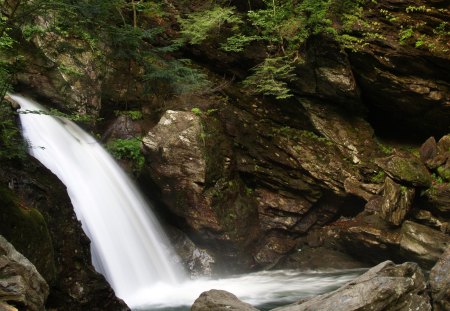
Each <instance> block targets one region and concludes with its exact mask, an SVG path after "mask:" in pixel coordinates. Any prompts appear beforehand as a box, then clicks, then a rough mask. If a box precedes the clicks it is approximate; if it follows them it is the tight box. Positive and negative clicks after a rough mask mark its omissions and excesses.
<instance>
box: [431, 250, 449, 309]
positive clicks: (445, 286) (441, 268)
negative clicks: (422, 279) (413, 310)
mask: <svg viewBox="0 0 450 311" xmlns="http://www.w3.org/2000/svg"><path fill="white" fill-rule="evenodd" d="M429 282H430V287H431V298H432V300H433V310H434V311H445V310H450V247H447V249H446V251H445V252H444V253H443V254H442V256H441V257H440V258H439V261H438V262H437V263H436V265H435V266H434V267H433V269H431V272H430V281H429Z"/></svg>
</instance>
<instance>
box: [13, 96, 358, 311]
mask: <svg viewBox="0 0 450 311" xmlns="http://www.w3.org/2000/svg"><path fill="white" fill-rule="evenodd" d="M11 97H12V98H13V99H14V100H15V101H17V102H18V103H19V104H20V106H21V111H27V110H43V108H42V107H41V106H39V105H38V104H37V103H35V102H33V101H31V100H29V99H25V98H23V97H21V96H18V95H11ZM20 118H21V122H22V128H23V135H24V137H25V138H26V139H27V140H28V141H29V143H30V154H31V155H33V156H34V157H35V158H37V159H38V160H39V161H40V162H41V163H42V164H43V165H45V166H46V167H47V168H49V169H50V170H51V171H52V172H53V173H55V174H56V175H57V176H58V177H59V178H60V179H61V181H62V182H63V183H64V184H65V185H66V187H67V190H68V193H69V196H70V199H71V201H72V204H73V206H74V209H75V212H76V214H77V217H78V218H79V219H80V221H81V222H82V225H83V229H84V231H85V232H86V234H87V235H88V236H89V238H90V239H91V242H92V244H91V250H92V254H93V255H92V256H93V264H94V266H95V268H96V269H97V271H99V272H101V273H102V274H103V275H105V277H106V279H107V280H108V282H109V283H110V284H111V286H112V287H113V288H114V290H115V292H116V295H117V296H119V297H120V298H122V299H124V300H125V302H126V303H127V304H128V305H129V306H130V307H132V308H134V309H139V310H156V309H157V308H172V307H179V306H190V305H192V303H193V302H194V300H195V299H196V298H197V297H198V296H199V295H200V294H201V293H202V292H203V291H206V290H210V289H213V288H214V289H223V290H227V291H229V292H232V293H234V294H235V295H237V296H238V297H239V298H240V299H242V300H244V301H246V302H248V303H251V304H253V305H261V304H265V303H268V302H273V301H286V302H290V301H295V300H298V299H300V298H302V297H305V296H310V295H315V294H319V293H323V292H326V291H329V290H331V289H333V288H336V287H337V286H340V285H342V284H343V283H345V282H347V281H349V280H351V279H352V278H354V277H355V276H357V275H358V274H360V273H361V270H356V271H355V270H349V271H342V272H339V273H300V272H294V271H266V272H259V273H253V274H248V275H245V276H236V277H230V278H224V279H219V280H187V279H186V278H185V276H184V273H183V271H182V269H181V268H179V267H177V266H174V264H173V262H175V260H168V258H169V259H170V258H172V259H173V256H176V255H174V253H173V251H172V250H171V249H170V246H169V243H168V241H167V238H166V237H165V235H164V233H163V232H162V229H161V228H160V226H159V224H158V222H157V220H156V219H155V217H154V215H153V214H152V212H151V210H150V207H149V206H148V205H147V203H146V202H145V200H144V199H143V198H142V196H141V195H140V193H139V192H138V191H137V189H136V188H135V186H134V185H133V183H132V182H131V181H130V180H129V178H128V177H127V176H126V174H125V173H123V171H122V170H121V168H120V167H119V166H118V165H117V164H116V163H115V161H114V160H113V159H112V158H111V157H110V156H109V154H108V153H107V152H106V151H104V150H103V148H102V147H101V146H100V145H99V143H98V142H97V141H96V140H95V139H94V138H92V137H91V136H89V135H88V134H87V133H85V132H84V131H83V130H82V129H80V128H79V127H78V126H77V125H75V124H74V123H73V122H71V121H68V120H65V119H63V118H59V117H53V116H48V115H45V114H36V113H24V114H21V116H20Z"/></svg>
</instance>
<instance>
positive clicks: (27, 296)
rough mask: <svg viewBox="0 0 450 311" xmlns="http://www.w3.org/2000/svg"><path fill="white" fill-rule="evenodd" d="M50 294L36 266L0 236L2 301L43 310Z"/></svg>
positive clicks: (0, 294) (31, 309) (0, 292)
mask: <svg viewBox="0 0 450 311" xmlns="http://www.w3.org/2000/svg"><path fill="white" fill-rule="evenodd" d="M48 294H49V287H48V285H47V283H46V282H45V280H44V278H43V277H42V276H41V275H40V274H39V272H38V271H37V270H36V267H35V266H34V265H33V264H32V263H31V262H30V261H29V260H28V259H26V258H25V257H24V256H23V255H22V254H20V253H19V252H17V251H16V249H15V248H14V247H13V246H12V245H11V244H10V243H9V242H8V241H6V240H5V238H3V237H2V236H0V301H1V300H3V301H5V302H8V303H10V304H13V305H15V306H21V307H23V308H26V310H30V311H41V310H45V307H44V304H45V301H46V299H47V296H48ZM0 307H1V305H0ZM6 310H7V309H6Z"/></svg>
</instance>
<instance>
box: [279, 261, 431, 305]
mask: <svg viewBox="0 0 450 311" xmlns="http://www.w3.org/2000/svg"><path fill="white" fill-rule="evenodd" d="M313 310H314V311H330V310H333V311H356V310H358V311H363V310H365V311H369V310H370V311H382V310H397V311H408V310H417V311H431V304H430V299H429V297H428V295H427V293H426V281H425V278H424V276H423V273H422V271H421V269H420V268H419V266H418V265H417V264H415V263H411V262H407V263H404V264H402V265H395V264H394V263H393V262H391V261H385V262H383V263H380V264H379V265H377V266H375V267H373V268H372V269H370V270H369V271H367V272H366V273H364V274H363V275H361V276H360V277H358V278H356V279H355V280H353V281H351V282H349V283H347V284H346V285H344V286H342V287H341V288H339V289H337V290H335V291H333V292H331V293H328V294H324V295H320V296H316V297H314V298H312V299H309V300H307V301H306V302H303V303H300V304H294V305H291V306H286V307H280V308H276V309H273V310H272V311H313Z"/></svg>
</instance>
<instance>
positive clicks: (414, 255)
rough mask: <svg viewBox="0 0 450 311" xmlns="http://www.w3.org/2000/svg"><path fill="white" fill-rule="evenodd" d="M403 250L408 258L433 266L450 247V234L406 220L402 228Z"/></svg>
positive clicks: (425, 265)
mask: <svg viewBox="0 0 450 311" xmlns="http://www.w3.org/2000/svg"><path fill="white" fill-rule="evenodd" d="M400 247H401V252H402V254H403V256H404V257H405V258H408V260H411V261H415V262H417V263H419V264H420V265H421V266H422V267H424V268H431V267H432V266H433V265H434V264H435V262H436V261H437V260H438V259H439V257H440V256H441V255H442V253H443V252H444V251H445V250H446V249H447V248H448V247H450V236H449V235H447V234H444V233H442V232H440V231H437V230H433V229H431V228H429V227H427V226H424V225H420V224H417V223H415V222H412V221H405V222H404V223H403V226H402V229H401V240H400Z"/></svg>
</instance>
